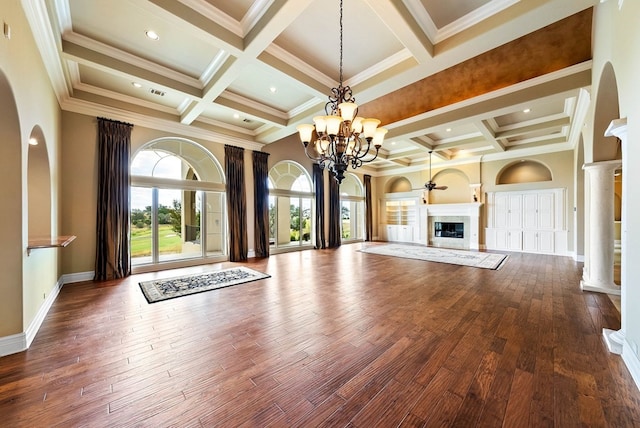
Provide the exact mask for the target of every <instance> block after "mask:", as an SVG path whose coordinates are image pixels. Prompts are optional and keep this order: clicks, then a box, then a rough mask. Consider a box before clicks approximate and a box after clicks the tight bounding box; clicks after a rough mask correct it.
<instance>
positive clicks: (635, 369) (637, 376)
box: [622, 340, 640, 390]
mask: <svg viewBox="0 0 640 428" xmlns="http://www.w3.org/2000/svg"><path fill="white" fill-rule="evenodd" d="M622 361H624V363H625V364H626V366H627V368H628V369H629V372H631V377H633V380H634V382H635V383H636V386H637V387H638V389H639V390H640V359H639V358H638V355H637V354H636V353H634V352H633V349H632V346H631V344H630V343H629V341H628V340H625V341H624V345H623V347H622Z"/></svg>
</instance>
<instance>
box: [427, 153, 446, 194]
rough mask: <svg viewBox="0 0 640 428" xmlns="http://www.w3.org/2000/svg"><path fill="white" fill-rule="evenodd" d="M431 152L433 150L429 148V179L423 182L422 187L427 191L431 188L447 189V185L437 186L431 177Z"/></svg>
mask: <svg viewBox="0 0 640 428" xmlns="http://www.w3.org/2000/svg"><path fill="white" fill-rule="evenodd" d="M431 153H433V150H429V181H427V182H426V183H424V187H426V188H427V190H428V191H432V190H447V188H448V187H447V186H438V185H436V183H434V182H433V180H432V177H431Z"/></svg>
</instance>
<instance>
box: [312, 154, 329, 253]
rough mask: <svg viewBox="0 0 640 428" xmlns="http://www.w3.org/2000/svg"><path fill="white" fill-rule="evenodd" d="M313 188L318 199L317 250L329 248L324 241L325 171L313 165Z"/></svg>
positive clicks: (315, 164)
mask: <svg viewBox="0 0 640 428" xmlns="http://www.w3.org/2000/svg"><path fill="white" fill-rule="evenodd" d="M313 188H314V189H315V197H316V249H321V248H327V243H326V241H325V239H324V169H322V168H320V165H318V164H317V163H314V164H313Z"/></svg>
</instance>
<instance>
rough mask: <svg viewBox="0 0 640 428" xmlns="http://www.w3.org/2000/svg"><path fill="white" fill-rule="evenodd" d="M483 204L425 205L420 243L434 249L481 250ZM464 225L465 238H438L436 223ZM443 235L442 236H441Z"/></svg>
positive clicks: (421, 214) (421, 220)
mask: <svg viewBox="0 0 640 428" xmlns="http://www.w3.org/2000/svg"><path fill="white" fill-rule="evenodd" d="M482 205H483V204H482V203H481V202H471V203H462V204H424V205H422V206H420V209H419V213H418V216H419V218H418V223H419V225H420V235H421V236H420V241H421V242H423V243H425V244H426V245H430V246H433V247H445V248H460V249H467V250H479V249H480V208H481V207H482ZM436 222H439V223H462V224H463V226H462V227H463V229H464V232H463V237H462V238H459V237H452V236H436V227H435V223H436ZM441 235H442V234H441Z"/></svg>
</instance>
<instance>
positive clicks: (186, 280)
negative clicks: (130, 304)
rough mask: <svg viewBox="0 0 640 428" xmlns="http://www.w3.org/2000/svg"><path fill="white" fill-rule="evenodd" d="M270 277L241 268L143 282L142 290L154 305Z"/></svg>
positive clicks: (141, 284)
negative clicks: (162, 301) (175, 298)
mask: <svg viewBox="0 0 640 428" xmlns="http://www.w3.org/2000/svg"><path fill="white" fill-rule="evenodd" d="M269 277H270V275H267V274H266V273H262V272H258V271H256V270H253V269H249V268H247V267H244V266H240V267H235V268H230V269H223V270H217V271H213V272H208V273H199V274H195V275H185V276H179V277H175V278H165V279H154V280H151V281H143V282H141V283H140V288H141V289H142V293H143V294H144V297H146V299H147V301H148V302H149V303H154V302H159V301H161V300H167V299H173V298H174V297H181V296H186V295H189V294H195V293H201V292H203V291H209V290H216V289H218V288H224V287H231V286H232V285H237V284H244V283H245V282H251V281H257V280H259V279H264V278H269Z"/></svg>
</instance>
